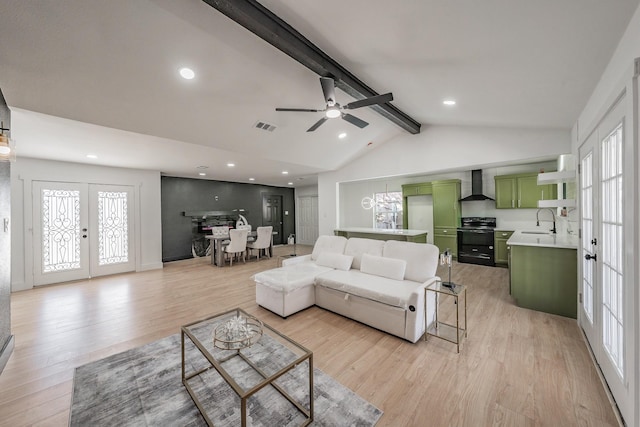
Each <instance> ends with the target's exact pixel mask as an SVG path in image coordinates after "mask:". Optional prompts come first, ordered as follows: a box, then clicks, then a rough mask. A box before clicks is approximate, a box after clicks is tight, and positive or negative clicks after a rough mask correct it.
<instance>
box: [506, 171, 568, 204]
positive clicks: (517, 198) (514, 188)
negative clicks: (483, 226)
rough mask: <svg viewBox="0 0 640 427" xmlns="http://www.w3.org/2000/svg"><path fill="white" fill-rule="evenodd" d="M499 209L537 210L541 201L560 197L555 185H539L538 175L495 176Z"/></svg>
mask: <svg viewBox="0 0 640 427" xmlns="http://www.w3.org/2000/svg"><path fill="white" fill-rule="evenodd" d="M494 179H495V185H496V208H497V209H535V208H537V207H538V201H539V200H552V199H556V198H557V197H558V189H557V186H556V185H554V184H545V185H538V174H537V173H528V174H517V175H499V176H495V177H494Z"/></svg>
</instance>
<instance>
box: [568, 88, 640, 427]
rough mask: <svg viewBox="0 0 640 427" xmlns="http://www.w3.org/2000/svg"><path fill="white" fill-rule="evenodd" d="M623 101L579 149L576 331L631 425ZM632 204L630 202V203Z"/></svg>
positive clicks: (631, 350)
mask: <svg viewBox="0 0 640 427" xmlns="http://www.w3.org/2000/svg"><path fill="white" fill-rule="evenodd" d="M626 109H627V104H626V102H625V98H624V96H623V97H622V98H621V99H619V100H618V101H617V103H616V104H615V105H614V106H613V107H612V108H611V110H610V111H609V112H608V113H607V114H606V116H605V117H604V118H603V120H602V121H601V123H600V125H599V126H598V127H597V128H596V129H595V130H594V132H593V133H592V134H591V135H590V136H589V138H587V140H586V141H585V142H584V143H583V144H582V145H581V146H580V149H579V157H580V179H579V191H580V203H581V206H580V208H581V209H580V223H581V225H580V227H581V242H580V248H579V250H580V254H579V255H580V263H581V268H580V271H581V274H580V285H579V286H580V289H579V291H580V293H581V297H582V298H581V304H580V310H579V322H580V326H581V327H582V329H583V330H584V332H585V335H586V337H587V339H588V340H589V343H590V345H591V348H592V350H593V353H594V356H595V358H596V361H597V362H598V364H599V366H600V369H601V370H602V373H603V375H604V377H605V379H606V381H607V384H608V386H609V389H610V390H611V393H612V395H613V397H614V399H615V400H616V403H617V405H618V407H619V409H620V412H621V414H622V416H623V417H624V418H625V419H626V420H628V421H629V420H633V411H634V402H633V395H634V392H633V388H634V375H635V367H634V363H635V361H634V348H633V347H634V346H633V334H634V330H633V325H632V323H633V321H632V319H633V317H632V310H633V289H632V286H633V283H631V280H628V278H627V277H626V274H627V272H626V269H627V267H628V266H629V262H628V258H627V255H628V254H626V253H625V247H626V243H627V242H626V239H627V233H628V231H626V230H625V224H628V223H629V222H628V220H627V221H625V217H628V215H627V214H626V213H625V212H627V211H626V209H628V208H631V206H626V204H627V203H633V202H632V200H628V199H627V200H626V197H625V196H626V195H628V189H627V186H628V185H631V186H633V182H626V180H625V177H626V176H633V174H625V152H626V148H625V143H626V141H625V138H626V133H627V131H626V129H625V113H626ZM631 199H632V198H631Z"/></svg>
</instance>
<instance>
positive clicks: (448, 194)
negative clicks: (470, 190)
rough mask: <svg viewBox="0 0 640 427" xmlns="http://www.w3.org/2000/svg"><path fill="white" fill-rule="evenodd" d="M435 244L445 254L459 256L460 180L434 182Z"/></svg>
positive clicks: (432, 185)
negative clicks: (446, 251) (449, 253)
mask: <svg viewBox="0 0 640 427" xmlns="http://www.w3.org/2000/svg"><path fill="white" fill-rule="evenodd" d="M431 187H432V191H433V243H434V244H435V245H436V246H437V247H438V249H440V252H444V251H445V250H447V249H450V250H451V252H452V254H453V256H457V254H458V236H457V228H458V227H459V226H460V212H461V207H460V180H458V179H449V180H444V181H433V182H432V183H431Z"/></svg>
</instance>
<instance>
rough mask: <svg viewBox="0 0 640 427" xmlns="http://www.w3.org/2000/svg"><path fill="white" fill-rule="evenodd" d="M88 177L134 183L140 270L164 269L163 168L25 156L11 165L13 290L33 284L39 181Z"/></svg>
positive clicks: (92, 180) (90, 180) (101, 181)
mask: <svg viewBox="0 0 640 427" xmlns="http://www.w3.org/2000/svg"><path fill="white" fill-rule="evenodd" d="M36 180H38V181H61V182H86V183H92V184H116V185H130V186H133V187H134V200H135V203H134V205H135V212H136V217H135V220H134V227H135V239H136V246H137V253H136V271H143V270H150V269H156V268H162V235H161V222H160V173H159V172H155V171H144V170H136V169H123V168H111V167H102V166H93V165H85V164H79V163H66V162H56V161H48V160H37V159H28V158H19V159H18V160H17V161H16V162H15V163H14V164H13V165H12V168H11V217H12V219H13V223H12V225H11V236H12V239H11V253H12V254H13V255H14V256H13V257H12V260H11V271H12V277H11V283H12V290H13V291H19V290H24V289H30V288H32V287H33V244H32V237H31V236H32V230H33V208H32V200H31V188H32V182H33V181H36Z"/></svg>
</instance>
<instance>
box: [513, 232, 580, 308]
mask: <svg viewBox="0 0 640 427" xmlns="http://www.w3.org/2000/svg"><path fill="white" fill-rule="evenodd" d="M578 242H579V240H578V238H577V236H574V235H558V234H551V233H546V232H540V231H526V230H525V231H523V230H519V231H516V232H515V233H513V235H512V236H511V237H510V238H509V240H508V241H507V246H508V247H509V248H510V254H509V274H510V279H511V295H512V296H513V298H514V299H515V300H516V304H518V306H520V307H525V308H530V309H532V310H538V311H544V312H546V313H552V314H558V315H560V316H565V317H572V318H574V319H575V318H576V317H577V307H578V257H577V248H578Z"/></svg>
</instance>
